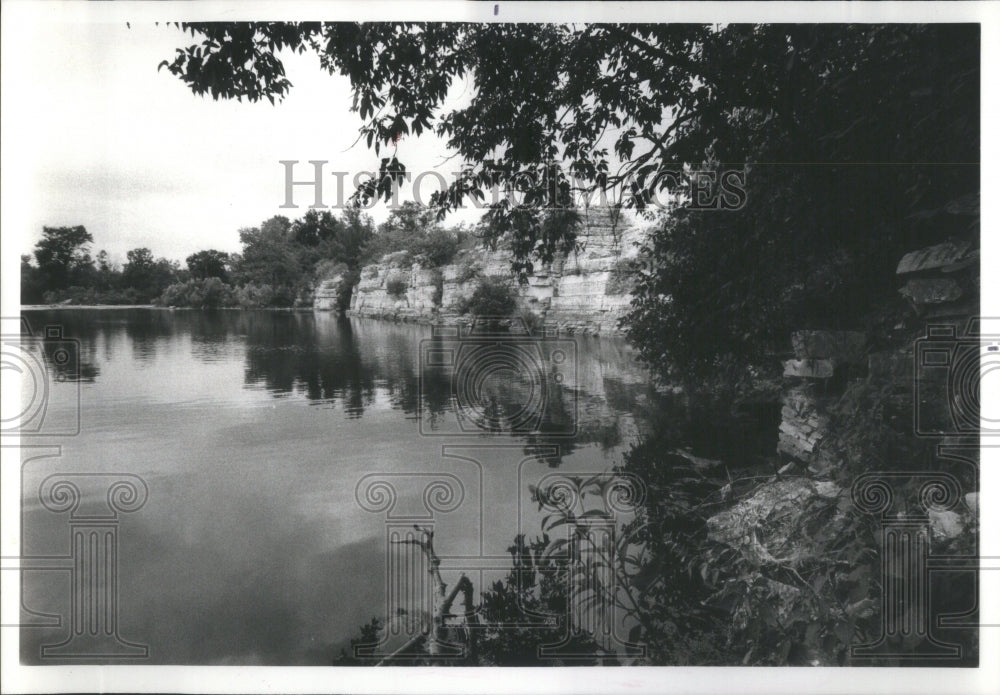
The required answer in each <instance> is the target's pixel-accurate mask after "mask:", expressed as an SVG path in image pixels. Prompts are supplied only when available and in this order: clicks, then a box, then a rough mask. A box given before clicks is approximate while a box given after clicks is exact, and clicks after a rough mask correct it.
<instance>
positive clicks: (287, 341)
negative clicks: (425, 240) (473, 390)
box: [244, 314, 655, 454]
mask: <svg viewBox="0 0 1000 695" xmlns="http://www.w3.org/2000/svg"><path fill="white" fill-rule="evenodd" d="M244 328H245V330H246V343H247V352H246V369H245V373H246V381H247V383H248V384H253V385H255V386H258V387H264V388H266V389H267V390H269V391H271V392H273V393H275V394H276V395H286V394H298V395H302V396H305V397H306V398H308V399H309V400H310V401H312V402H313V403H315V404H317V405H320V404H329V405H336V404H337V403H338V402H343V407H344V410H345V412H346V413H348V414H349V415H350V416H351V417H360V416H361V415H363V413H364V411H365V408H368V407H371V406H372V405H373V404H374V403H375V401H376V399H384V400H385V401H386V402H387V403H388V404H389V405H390V406H391V407H392V408H394V409H398V410H402V411H403V412H404V413H407V414H408V415H411V416H413V417H414V418H416V417H417V416H418V415H419V416H420V417H422V418H425V419H426V423H425V425H426V426H428V427H437V426H438V425H439V424H441V423H444V422H446V421H451V420H453V419H454V418H455V417H456V412H455V411H456V405H461V404H456V399H455V395H454V394H455V385H454V384H453V380H452V372H451V371H450V370H447V369H441V368H439V367H436V366H434V365H428V364H425V363H423V362H422V360H421V349H422V346H427V345H433V344H434V339H433V338H432V334H431V331H430V329H429V328H428V327H426V326H420V325H416V324H407V323H388V322H383V321H377V320H370V319H349V320H344V319H338V318H337V317H334V316H331V315H329V314H315V315H309V314H287V315H269V316H268V317H267V320H265V321H263V322H260V323H259V324H258V323H255V322H254V321H252V320H251V321H247V322H246V323H245V325H244ZM566 339H567V338H561V339H560V340H566ZM571 339H572V340H573V341H574V343H575V344H576V364H575V367H574V368H571V369H567V370H563V371H564V377H563V378H561V382H556V381H555V380H554V379H552V375H551V374H548V373H543V374H541V375H540V376H541V378H542V379H544V382H545V384H544V387H545V388H544V399H543V400H542V401H541V412H540V413H539V418H538V422H537V423H535V424H534V425H533V426H531V427H528V428H525V429H524V430H521V429H518V428H517V427H516V426H515V427H514V428H513V429H504V426H503V425H502V423H504V422H506V421H507V420H505V418H510V417H513V415H512V414H515V413H517V412H518V411H519V410H520V409H523V405H524V400H525V398H526V390H525V389H526V387H525V385H524V383H522V381H521V380H519V379H518V378H517V375H512V377H511V378H508V379H503V378H496V379H492V380H489V381H488V382H484V383H483V384H481V385H480V387H479V390H478V391H477V393H478V394H479V400H480V402H479V403H478V404H476V405H477V406H479V407H478V409H477V411H478V412H479V413H481V414H482V416H483V418H484V421H482V422H480V423H479V426H480V429H481V430H482V432H483V433H484V434H487V435H488V433H489V432H491V431H494V432H497V433H503V434H508V435H509V434H518V433H519V432H522V431H523V432H525V434H524V435H523V437H524V438H525V440H526V443H527V444H528V445H534V444H549V443H556V444H559V446H560V452H561V453H562V454H566V453H569V452H570V451H572V450H573V449H574V448H576V447H578V446H580V445H583V444H591V443H597V444H600V445H601V446H602V447H604V448H611V447H614V446H617V445H619V444H622V443H623V442H626V441H631V440H632V439H634V438H635V436H636V434H637V433H638V431H639V430H640V429H641V427H642V425H641V421H642V420H643V418H644V413H645V412H646V411H647V410H649V409H650V408H651V406H650V403H651V402H652V399H653V398H654V397H655V392H654V391H653V389H652V387H651V386H650V380H649V377H648V374H647V373H646V371H645V370H644V369H643V367H642V366H641V365H640V364H639V363H638V362H637V359H636V354H635V352H634V351H633V350H632V349H631V348H630V347H629V346H628V345H627V344H626V343H625V342H624V341H622V340H617V339H597V338H589V337H580V338H571ZM459 409H461V408H459ZM421 410H422V411H421ZM574 421H575V426H574ZM497 423H501V424H500V425H497ZM574 429H575V432H576V434H575V436H571V437H566V436H557V435H561V434H563V433H565V432H567V431H569V432H572V431H573V430H574ZM529 431H530V432H534V433H535V434H527V432H529Z"/></svg>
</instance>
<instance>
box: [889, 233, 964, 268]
mask: <svg viewBox="0 0 1000 695" xmlns="http://www.w3.org/2000/svg"><path fill="white" fill-rule="evenodd" d="M977 256H978V251H977V250H976V249H973V248H972V242H971V241H961V240H958V239H952V240H949V241H946V242H944V243H941V244H935V245H934V246H928V247H927V248H923V249H919V250H917V251H910V253H908V254H906V255H905V256H903V257H902V258H901V259H900V261H899V265H897V266H896V275H909V274H910V273H923V272H927V271H938V272H949V271H952V270H958V269H960V268H962V267H965V266H967V265H971V263H972V262H974V261H975V258H976V257H977Z"/></svg>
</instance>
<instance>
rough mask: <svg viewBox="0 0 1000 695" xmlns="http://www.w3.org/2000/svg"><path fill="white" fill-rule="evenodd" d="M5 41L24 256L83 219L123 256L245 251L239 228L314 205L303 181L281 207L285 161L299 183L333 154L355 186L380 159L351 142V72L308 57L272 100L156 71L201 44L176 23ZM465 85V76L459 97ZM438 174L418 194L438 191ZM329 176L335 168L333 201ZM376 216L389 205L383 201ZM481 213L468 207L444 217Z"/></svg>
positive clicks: (11, 161)
mask: <svg viewBox="0 0 1000 695" xmlns="http://www.w3.org/2000/svg"><path fill="white" fill-rule="evenodd" d="M8 40H11V41H12V42H13V43H14V44H15V45H14V46H10V45H5V46H4V49H5V50H4V63H6V65H5V66H4V67H6V68H8V69H7V70H5V71H4V85H3V87H4V104H3V130H4V134H3V143H4V146H3V153H2V156H3V165H2V169H3V172H4V178H5V179H7V178H8V177H10V176H16V177H17V179H18V181H17V183H18V186H17V188H18V190H21V191H24V192H25V195H22V196H19V198H18V199H16V200H10V199H9V198H8V197H6V196H5V200H4V204H5V205H10V206H15V209H14V210H10V209H8V210H7V211H5V219H8V220H9V219H16V220H17V224H18V226H19V227H20V229H18V230H17V231H18V232H20V235H21V244H20V245H21V253H30V251H31V249H32V247H33V246H34V243H35V242H36V241H37V240H38V239H39V238H40V236H41V228H42V226H43V225H48V226H59V225H76V224H82V225H84V226H86V228H87V230H88V231H89V232H90V233H91V234H92V235H93V236H94V244H93V249H92V251H93V253H94V254H96V253H97V251H98V250H100V249H106V250H107V251H108V253H109V254H110V255H111V256H112V258H113V259H114V260H116V261H118V262H121V261H122V260H123V259H124V257H125V252H126V251H127V250H129V249H132V248H135V247H139V246H146V247H148V248H150V249H151V250H152V251H153V253H154V254H155V255H157V256H166V257H167V258H170V259H173V260H180V261H182V262H183V259H184V258H185V257H186V256H187V255H188V254H190V253H193V252H194V251H197V250H200V249H205V248H216V249H220V250H223V251H237V250H239V238H238V234H237V230H238V229H239V228H241V227H247V226H255V225H258V224H259V223H260V222H261V221H263V220H264V219H266V218H268V217H271V216H272V215H276V214H284V215H287V216H289V217H291V218H294V217H298V216H300V215H302V214H304V212H305V211H306V206H307V205H309V204H310V203H312V202H313V199H312V191H311V189H308V188H297V189H296V195H295V202H296V203H297V204H299V205H300V209H299V210H290V209H284V210H283V209H280V208H279V206H280V205H281V204H282V203H283V202H284V168H283V167H282V166H281V165H280V164H279V163H278V162H279V160H288V159H290V160H299V161H300V162H301V163H300V164H299V165H298V166H297V167H296V178H297V179H307V178H309V179H311V178H312V167H311V165H309V164H308V163H307V162H308V160H310V159H317V160H328V161H329V164H328V165H326V170H327V171H328V172H332V171H334V170H340V171H348V172H351V173H350V175H349V177H348V181H350V179H351V177H353V175H354V173H356V172H358V171H366V170H371V169H373V168H375V167H377V164H378V158H379V157H378V156H376V155H375V154H374V152H371V151H369V150H368V149H367V148H366V147H365V145H364V144H363V143H358V144H357V145H355V146H354V147H353V148H351V145H352V143H354V141H355V139H356V138H357V133H358V128H359V127H360V125H361V120H360V118H358V116H357V114H355V113H351V112H350V111H349V106H350V103H351V99H350V89H349V83H348V81H347V79H346V78H343V77H340V76H339V75H338V76H331V75H328V74H326V73H325V72H323V71H322V70H321V69H320V67H319V60H318V58H317V57H316V56H315V55H313V54H311V53H307V54H305V55H291V54H290V55H287V56H286V60H285V67H286V70H287V74H288V78H289V79H290V80H291V82H292V84H293V87H292V90H291V92H290V94H289V95H288V97H287V98H286V99H285V101H284V102H281V103H279V104H277V105H276V106H271V105H270V104H269V103H268V102H266V101H265V102H263V103H257V104H250V103H247V102H243V103H239V102H235V101H217V102H216V101H212V100H211V98H210V97H196V96H194V95H193V94H192V93H191V92H190V91H189V90H188V88H187V87H186V86H185V85H184V84H183V83H182V82H181V81H180V80H179V79H178V78H176V77H174V76H173V75H171V74H170V73H169V72H168V71H167V70H166V69H164V70H163V71H161V72H157V65H158V64H159V62H160V61H161V60H164V59H168V58H170V57H171V56H172V55H173V54H174V49H175V48H177V47H179V46H186V45H189V44H191V43H193V40H192V38H191V36H190V34H184V33H182V32H181V31H180V30H179V29H177V28H175V27H172V26H162V25H161V26H155V25H152V24H145V23H135V22H133V23H132V25H131V28H128V27H126V26H125V24H124V23H115V24H68V23H50V24H45V25H37V26H25V27H24V31H23V32H19V33H18V35H17V36H12V34H11V33H7V32H5V38H4V41H5V43H6V42H7V41H8ZM12 56H16V58H11V57H12ZM9 59H13V60H16V61H17V67H16V69H14V68H12V66H11V65H10V64H9V63H8V60H9ZM470 91H471V90H470V88H469V87H468V86H467V85H464V84H463V85H456V88H455V89H454V90H453V93H454V95H455V96H456V97H462V96H466V97H467V96H468V95H469V92H470ZM10 95H16V97H17V98H10ZM448 154H450V153H449V152H448V151H447V149H446V148H445V147H444V144H443V141H441V140H440V139H438V138H437V137H436V136H433V135H430V136H428V135H424V136H422V137H420V138H416V139H410V140H405V139H404V140H403V141H402V142H401V143H400V144H399V146H398V155H399V157H400V158H401V159H402V160H403V162H404V163H405V164H406V165H407V167H408V169H409V170H410V171H413V172H417V171H420V170H423V169H425V168H434V167H437V166H440V165H441V163H442V161H443V159H444V157H446V156H447V155H448ZM459 161H460V160H458V158H456V159H455V160H452V161H451V162H449V163H448V164H447V165H445V166H443V167H442V168H441V171H442V172H445V171H446V170H447V171H448V172H450V171H451V170H452V169H454V168H455V167H456V165H457V164H458V163H459ZM430 181H431V182H432V181H433V179H431V180H430ZM431 182H428V185H427V187H426V188H424V189H422V190H425V191H427V192H428V193H429V192H432V191H433V190H434V189H435V187H436V186H435V184H433V183H431ZM5 184H6V181H5ZM333 184H334V179H333V177H332V175H330V176H328V178H327V179H326V181H325V190H324V199H325V202H327V203H328V204H332V203H333V202H334V200H335V191H334V187H333ZM5 188H6V185H5ZM349 193H350V190H348V194H349ZM407 195H408V193H407V191H406V190H404V192H403V194H402V196H401V199H404V200H405V199H406V197H407ZM370 214H372V216H373V217H375V219H376V220H381V219H384V218H385V216H386V214H387V213H386V210H385V207H384V205H382V204H380V205H378V206H377V207H376V208H374V209H372V210H371V211H370ZM7 215H10V217H8V216H7ZM475 217H478V213H476V212H475V211H466V212H464V213H460V214H458V215H453V216H452V218H449V220H448V221H449V222H451V221H459V220H461V219H474V218H475ZM6 231H8V232H12V231H14V230H6Z"/></svg>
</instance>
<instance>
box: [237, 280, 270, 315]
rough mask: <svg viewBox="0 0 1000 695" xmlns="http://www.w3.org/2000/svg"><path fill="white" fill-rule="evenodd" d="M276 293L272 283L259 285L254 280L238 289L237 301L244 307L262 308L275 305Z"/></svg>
mask: <svg viewBox="0 0 1000 695" xmlns="http://www.w3.org/2000/svg"><path fill="white" fill-rule="evenodd" d="M275 298H276V295H275V292H274V288H273V287H271V286H270V285H267V284H263V285H257V284H254V283H252V282H250V283H247V284H246V285H243V286H242V287H240V288H239V289H238V290H236V297H235V299H236V303H237V304H238V305H239V306H240V307H241V308H243V309H260V308H262V307H269V306H274V301H275Z"/></svg>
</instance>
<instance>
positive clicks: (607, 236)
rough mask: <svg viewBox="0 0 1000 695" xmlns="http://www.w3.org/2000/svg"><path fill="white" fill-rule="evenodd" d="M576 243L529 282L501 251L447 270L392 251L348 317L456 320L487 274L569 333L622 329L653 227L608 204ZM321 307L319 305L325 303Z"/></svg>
mask: <svg viewBox="0 0 1000 695" xmlns="http://www.w3.org/2000/svg"><path fill="white" fill-rule="evenodd" d="M582 214H583V218H584V224H583V225H582V228H581V230H580V233H579V235H578V239H577V241H578V243H577V248H576V249H575V250H574V251H571V252H570V253H568V254H565V255H562V256H559V257H557V258H556V259H555V260H554V261H553V263H551V264H549V265H546V266H545V267H542V268H538V269H536V271H535V273H534V274H533V275H532V276H531V277H530V278H529V280H528V283H527V284H524V285H521V284H519V283H518V282H517V281H516V280H515V279H514V277H513V276H512V274H511V270H510V268H511V255H510V252H509V251H505V250H503V249H499V250H496V251H487V250H483V249H481V248H475V249H469V250H466V251H463V252H460V253H459V255H458V256H457V257H456V258H455V261H454V263H452V264H451V265H447V266H444V267H442V268H424V267H421V266H419V265H416V264H414V263H413V262H412V261H411V259H410V258H409V256H408V255H407V254H406V252H398V253H394V254H389V255H387V256H385V257H383V258H382V259H381V261H380V262H379V263H376V264H372V265H368V266H366V267H364V268H363V269H362V271H361V280H360V282H359V283H358V285H357V286H356V287H355V289H354V294H353V296H352V297H351V303H350V310H349V312H348V313H349V314H352V315H355V316H363V317H371V318H386V319H392V320H398V321H416V322H432V321H445V322H447V321H453V320H456V319H458V318H459V316H460V313H461V305H462V302H463V301H464V300H466V299H468V297H469V296H470V295H471V294H472V292H473V291H474V290H475V288H476V286H477V283H478V282H479V280H480V279H482V278H491V279H500V280H502V281H505V282H509V283H510V285H511V287H512V289H514V291H515V293H516V295H517V298H518V303H519V305H520V309H521V310H522V312H523V313H525V314H530V315H531V316H533V317H534V318H536V319H538V320H540V322H542V323H544V324H545V325H547V326H550V327H555V328H558V329H559V330H560V331H562V332H566V333H586V334H608V333H618V332H619V328H618V319H620V318H621V317H622V316H623V315H624V314H625V312H626V311H627V310H628V307H629V304H630V301H631V295H630V290H631V273H630V268H631V264H632V263H633V261H634V260H635V259H636V258H637V256H638V254H639V247H640V245H641V244H642V242H644V241H645V239H646V235H647V231H646V230H645V229H644V228H642V227H640V226H638V225H636V224H635V223H633V222H631V221H630V220H629V219H627V218H626V213H620V214H613V213H611V212H610V211H609V210H607V209H593V208H592V209H589V210H587V211H584V212H583V213H582ZM326 306H329V303H328V302H327V303H324V306H322V307H321V306H319V305H317V307H316V308H325V307H326Z"/></svg>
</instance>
